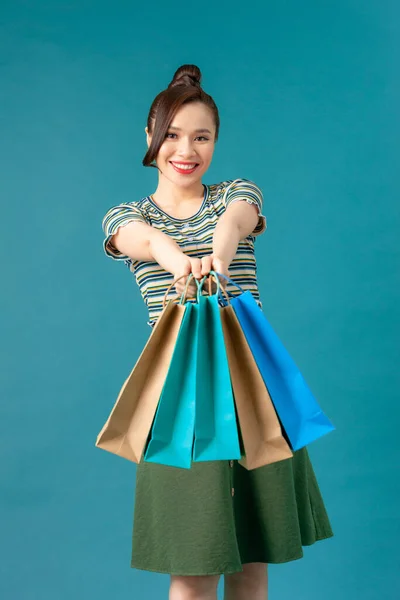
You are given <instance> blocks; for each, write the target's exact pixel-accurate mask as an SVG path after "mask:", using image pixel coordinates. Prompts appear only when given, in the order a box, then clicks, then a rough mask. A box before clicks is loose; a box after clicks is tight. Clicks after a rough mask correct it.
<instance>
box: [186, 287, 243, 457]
mask: <svg viewBox="0 0 400 600" xmlns="http://www.w3.org/2000/svg"><path fill="white" fill-rule="evenodd" d="M206 279H207V278H206V277H204V278H203V280H202V282H201V284H200V286H199V292H198V322H197V335H196V338H197V339H196V341H197V371H196V418H195V439H194V449H193V460H194V461H195V462H200V461H208V460H234V459H240V458H241V451H240V443H239V434H238V424H237V417H236V409H235V403H234V397H233V390H232V383H231V378H230V373H229V366H228V358H227V353H226V349H225V341H224V333H223V328H222V322H221V317H220V309H219V305H218V297H219V291H220V283H219V281H218V282H217V291H216V293H215V294H213V295H210V296H203V295H201V291H202V288H203V285H204V282H205V280H206Z"/></svg>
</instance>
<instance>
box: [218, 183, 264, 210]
mask: <svg viewBox="0 0 400 600" xmlns="http://www.w3.org/2000/svg"><path fill="white" fill-rule="evenodd" d="M208 187H209V188H210V193H211V196H212V197H213V198H215V199H216V200H218V201H220V202H222V203H223V204H224V205H225V206H227V205H228V204H230V203H231V202H233V201H236V200H247V201H248V202H252V203H256V204H258V205H259V206H260V208H261V207H262V203H263V193H262V191H261V188H260V187H259V186H258V185H257V184H256V183H255V182H254V181H252V180H251V179H246V178H245V177H238V178H237V179H226V180H224V181H220V182H219V183H214V184H211V185H209V186H208Z"/></svg>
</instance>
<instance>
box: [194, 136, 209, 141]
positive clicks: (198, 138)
mask: <svg viewBox="0 0 400 600" xmlns="http://www.w3.org/2000/svg"><path fill="white" fill-rule="evenodd" d="M196 139H197V140H200V139H201V140H205V141H206V142H207V141H208V138H207V137H205V136H204V135H199V136H198V137H197V138H196Z"/></svg>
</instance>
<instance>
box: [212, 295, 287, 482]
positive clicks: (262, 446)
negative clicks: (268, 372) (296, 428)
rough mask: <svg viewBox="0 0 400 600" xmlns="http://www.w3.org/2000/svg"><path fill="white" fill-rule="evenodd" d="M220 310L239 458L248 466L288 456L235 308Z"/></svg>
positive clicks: (274, 413)
mask: <svg viewBox="0 0 400 600" xmlns="http://www.w3.org/2000/svg"><path fill="white" fill-rule="evenodd" d="M220 312H221V321H222V326H223V331H224V338H225V346H226V351H227V355H228V362H229V369H230V375H231V380H232V387H233V392H234V397H235V403H236V410H237V413H238V419H239V426H240V430H241V434H242V440H243V446H244V450H245V457H244V458H242V459H241V460H240V461H239V462H240V464H241V465H242V466H244V467H245V468H246V469H248V470H251V469H256V468H258V467H262V466H264V465H268V464H271V463H274V462H277V461H280V460H284V459H287V458H291V457H292V456H293V453H292V451H291V449H290V447H289V445H288V443H287V442H286V440H285V438H284V437H283V435H282V429H281V425H280V423H279V419H278V417H277V415H276V412H275V409H274V406H273V404H272V400H271V398H270V395H269V393H268V390H267V388H266V386H265V384H264V381H263V378H262V376H261V374H260V372H259V370H258V367H257V364H256V362H255V360H254V357H253V355H252V352H251V350H250V347H249V345H248V343H247V341H246V337H245V335H244V333H243V331H242V328H241V326H240V323H239V321H238V319H237V317H236V315H235V312H234V310H233V308H232V307H231V306H227V307H226V308H221V309H220Z"/></svg>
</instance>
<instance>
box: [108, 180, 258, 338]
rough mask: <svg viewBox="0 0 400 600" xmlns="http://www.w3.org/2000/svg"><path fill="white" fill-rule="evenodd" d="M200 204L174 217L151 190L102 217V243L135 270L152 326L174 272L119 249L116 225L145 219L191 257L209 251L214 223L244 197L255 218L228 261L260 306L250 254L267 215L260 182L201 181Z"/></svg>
mask: <svg viewBox="0 0 400 600" xmlns="http://www.w3.org/2000/svg"><path fill="white" fill-rule="evenodd" d="M203 187H204V198H203V204H202V205H201V207H200V209H199V211H198V212H197V213H196V214H195V215H193V216H191V217H189V218H187V219H177V218H175V217H171V216H170V215H168V214H167V213H165V212H164V211H163V210H162V209H161V208H160V207H159V206H158V205H156V204H155V202H154V201H153V200H152V198H151V196H146V197H145V198H142V199H141V200H139V201H136V202H124V203H122V204H119V205H117V206H113V207H112V208H110V209H109V210H108V211H107V213H106V214H105V216H104V218H103V222H102V226H103V231H104V234H105V236H106V238H105V240H104V242H103V247H104V251H105V253H106V254H107V255H108V256H111V257H112V258H113V259H115V260H121V261H124V263H125V264H126V265H127V266H128V268H129V270H130V271H131V272H132V273H133V274H134V275H135V278H136V282H137V284H138V286H139V289H140V292H141V294H142V297H143V299H144V302H145V304H146V306H147V308H148V311H149V321H148V324H149V325H150V326H151V327H153V326H154V324H155V322H156V321H157V319H158V317H159V316H160V314H161V312H162V310H163V300H164V296H165V293H166V292H167V290H168V288H169V286H170V285H171V283H172V282H173V275H172V274H171V273H168V272H167V271H165V270H164V269H163V268H162V267H160V265H159V264H158V263H156V262H147V261H139V260H133V259H131V258H129V257H128V256H125V255H124V254H122V253H121V252H119V250H117V249H116V248H115V247H114V246H113V245H112V242H111V238H112V236H113V235H114V234H115V233H116V231H117V230H118V228H119V227H123V226H124V225H126V224H127V223H129V222H131V221H140V222H141V223H147V224H148V225H151V226H152V227H155V228H156V229H159V230H160V231H162V232H164V233H166V234H167V235H169V236H170V237H171V238H173V239H174V240H175V242H176V243H177V244H178V245H179V246H180V248H181V250H182V251H183V252H184V253H185V254H187V255H188V256H190V257H192V258H202V257H203V256H207V255H209V254H212V251H213V250H212V243H213V234H214V229H215V226H216V224H217V221H218V219H219V217H220V216H221V215H222V214H223V213H224V211H225V210H226V208H227V207H228V206H229V205H230V204H232V203H233V202H238V201H240V200H245V201H246V202H248V203H249V204H255V205H256V206H257V207H258V214H259V218H258V223H257V225H256V227H255V229H254V231H253V232H252V233H251V234H250V235H249V236H248V237H246V238H245V239H244V240H241V241H240V242H239V245H238V249H237V252H236V256H235V257H234V259H233V261H232V262H231V264H230V266H229V274H230V277H231V279H232V280H234V281H235V282H236V283H238V284H239V285H240V286H241V287H242V288H243V289H244V290H250V292H251V293H252V294H253V296H254V298H255V299H256V300H257V302H258V304H259V305H260V306H261V302H260V295H259V291H258V285H257V264H256V259H255V254H254V242H255V237H256V236H258V235H260V233H262V232H263V231H265V229H266V227H267V222H266V218H265V217H264V216H263V215H262V205H263V196H262V192H261V190H260V188H259V187H258V186H257V185H256V184H255V183H254V182H252V181H250V180H248V179H234V180H227V181H222V182H221V183H215V184H211V185H205V184H203ZM226 289H227V291H229V292H232V294H234V295H237V294H239V293H240V291H239V290H238V289H237V288H236V287H234V286H232V285H231V284H228V286H227V288H226ZM174 298H176V292H175V291H174V288H172V290H171V291H170V292H169V294H168V295H167V300H169V299H174Z"/></svg>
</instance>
